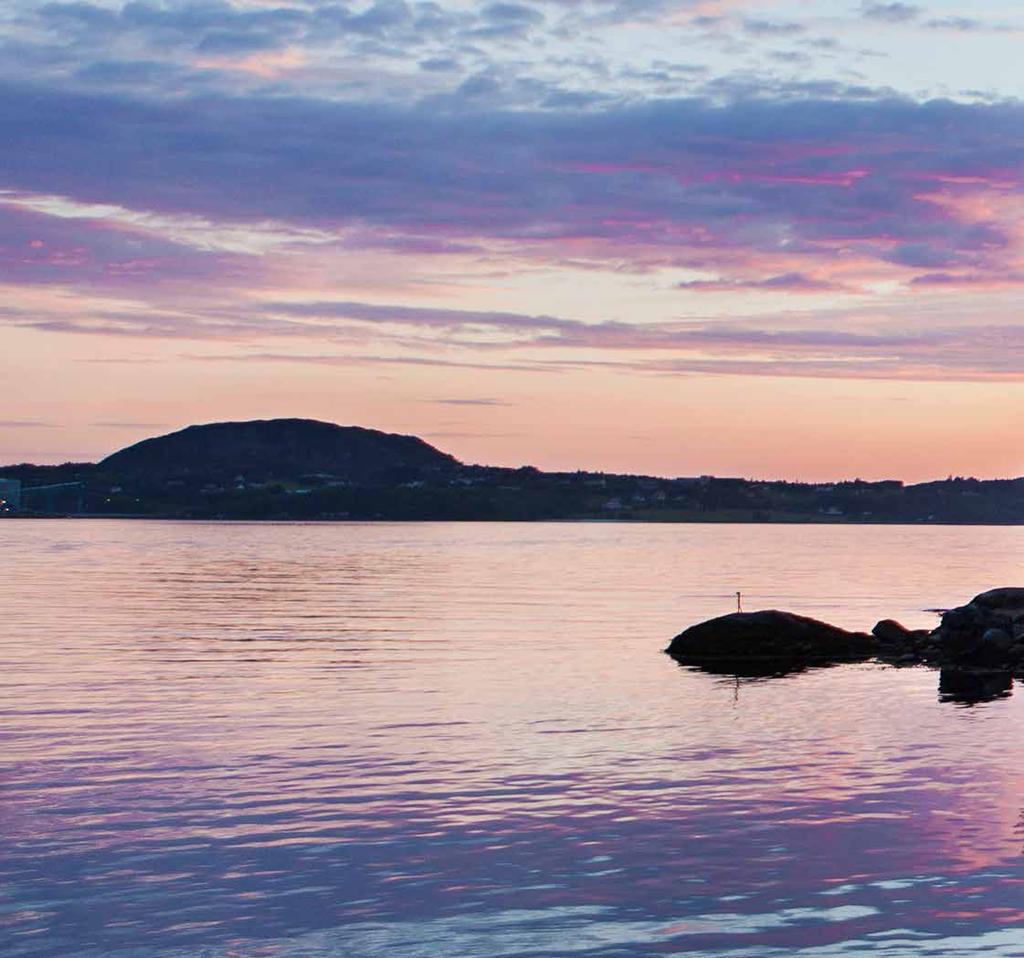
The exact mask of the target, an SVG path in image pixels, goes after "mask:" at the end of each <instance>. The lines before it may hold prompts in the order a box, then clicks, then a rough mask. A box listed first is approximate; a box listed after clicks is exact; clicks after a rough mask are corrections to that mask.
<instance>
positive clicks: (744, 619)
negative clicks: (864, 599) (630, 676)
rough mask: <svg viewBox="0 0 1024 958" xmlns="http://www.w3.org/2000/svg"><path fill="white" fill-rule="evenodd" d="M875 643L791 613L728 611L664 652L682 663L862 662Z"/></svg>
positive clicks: (682, 635)
mask: <svg viewBox="0 0 1024 958" xmlns="http://www.w3.org/2000/svg"><path fill="white" fill-rule="evenodd" d="M875 649H876V642H875V640H874V639H873V638H872V637H871V636H870V635H866V634H865V633H863V632H847V631H846V630H845V629H840V628H838V627H837V626H834V625H829V624H828V623H827V622H819V621H818V620H817V619H811V618H808V617H807V616H803V615H795V614H794V613H792V612H780V611H777V610H774V609H772V610H768V611H764V612H733V613H731V614H729V615H723V616H720V617H719V618H717V619H709V620H708V621H707V622H700V623H698V624H697V625H694V626H691V627H690V628H688V629H687V630H686V631H685V632H681V633H680V634H679V635H677V636H676V637H675V638H674V639H673V640H672V642H671V644H670V645H669V647H668V648H667V649H666V650H665V651H666V652H668V654H669V655H671V656H673V657H674V658H676V659H679V660H680V661H686V662H697V663H699V662H713V661H716V660H724V661H730V662H743V661H755V660H760V661H770V662H777V663H800V662H819V663H820V662H850V661H863V660H864V659H868V658H871V656H873V655H874V654H875Z"/></svg>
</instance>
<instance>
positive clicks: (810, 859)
mask: <svg viewBox="0 0 1024 958" xmlns="http://www.w3.org/2000/svg"><path fill="white" fill-rule="evenodd" d="M0 549H2V558H3V560H4V561H3V567H4V569H5V575H4V577H3V580H2V581H0V712H2V722H0V734H2V736H3V746H2V752H0V762H2V781H0V787H2V802H0V884H2V892H0V952H2V953H3V954H4V955H5V956H10V958H44V956H55V958H56V956H60V958H101V956H111V955H124V956H132V958H192V956H199V958H325V956H346V958H349V956H351V958H363V956H367V958H369V956H374V958H376V956H387V958H428V956H429V958H436V956H444V958H492V956H493V958H498V956H500V958H514V956H561V955H566V956H568V955H586V956H594V958H612V956H622V958H626V956H630V958H632V956H641V955H643V956H653V955H666V954H685V955H727V956H758V958H761V956H776V955H777V956H784V955H786V956H788V955H794V954H799V955H808V956H812V955H813V956H828V955H879V956H891V958H896V956H949V955H974V954H978V955H982V954H984V955H999V956H1014V955H1022V956H1024V912H1022V908H1024V888H1022V882H1024V867H1022V859H1021V845H1022V842H1024V834H1022V833H1021V830H1020V819H1021V808H1022V805H1024V797H1022V787H1021V786H1022V784H1024V764H1022V758H1024V739H1022V735H1021V731H1022V729H1024V721H1022V719H1024V698H1022V694H1021V693H1018V694H1017V695H1015V696H1011V697H1009V698H1003V699H998V700H994V701H990V702H986V703H979V704H976V705H974V706H972V707H965V706H963V705H958V704H956V703H954V702H943V701H940V697H939V693H938V677H937V675H936V673H934V672H931V671H927V670H921V669H904V670H899V669H893V668H886V667H880V666H875V665H854V666H845V667H841V668H837V669H825V670H814V671H810V672H806V673H803V674H799V675H791V676H787V677H783V678H778V679H771V680H737V679H735V678H734V677H731V676H714V675H707V674H704V673H701V672H696V671H692V670H689V669H684V668H681V667H679V666H678V665H676V664H675V663H673V662H672V661H671V660H670V659H668V658H667V657H666V656H664V655H662V654H660V651H659V650H660V649H661V648H663V647H664V645H665V644H666V642H667V640H668V639H669V638H670V637H671V636H672V635H673V634H674V633H675V632H677V631H679V630H680V629H681V628H682V627H683V626H685V625H687V624H689V623H691V622H693V621H695V620H697V619H699V618H702V617H705V616H708V615H711V614H716V613H721V612H725V611H729V609H730V607H731V606H730V603H733V602H734V599H732V598H731V596H732V594H733V593H734V592H735V591H736V590H737V589H742V590H743V592H744V596H745V603H746V604H747V606H748V607H756V606H763V607H771V606H774V607H782V608H790V609H793V610H795V611H800V612H804V613H808V614H812V615H819V616H822V617H824V618H828V619H830V620H832V621H835V622H837V623H839V624H843V625H847V626H855V627H859V628H865V627H870V625H871V624H873V622H874V621H875V620H876V619H878V618H881V617H885V616H894V617H896V618H900V619H902V620H903V621H904V622H905V623H906V624H908V625H928V624H931V622H932V621H933V620H934V617H933V616H932V615H931V614H929V613H926V612H924V611H922V610H924V609H926V608H929V607H936V606H944V605H950V604H955V603H957V602H959V601H961V600H964V599H967V598H969V597H970V596H971V595H973V594H974V593H975V592H978V591H981V590H982V589H985V588H988V587H991V586H994V585H1003V584H1020V583H1021V579H1022V577H1021V576H1020V565H1021V559H1022V558H1024V529H1012V528H1001V529H992V528H987V529H982V528H927V529H924V528H907V527H854V526H838V527H836V526H833V527H814V526H805V527H793V526H665V525H612V524H537V525H514V524H461V525H460V524H442V523H439V524H404V525H403V524H355V523H353V524H312V525H301V524H280V525H278V524H244V523H237V524H236V523H219V524H218V523H210V524H200V523H194V524H188V523H156V522H152V523H150V522H116V521H24V522H18V521H6V522H2V523H0Z"/></svg>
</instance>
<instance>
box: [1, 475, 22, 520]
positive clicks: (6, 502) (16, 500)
mask: <svg viewBox="0 0 1024 958" xmlns="http://www.w3.org/2000/svg"><path fill="white" fill-rule="evenodd" d="M20 508H21V480H20V479H0V512H17V511H18V510H19V509H20Z"/></svg>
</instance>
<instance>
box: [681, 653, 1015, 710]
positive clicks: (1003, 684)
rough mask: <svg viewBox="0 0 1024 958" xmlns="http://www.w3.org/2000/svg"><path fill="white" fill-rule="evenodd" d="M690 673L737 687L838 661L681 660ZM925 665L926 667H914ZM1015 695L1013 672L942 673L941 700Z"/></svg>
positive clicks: (979, 700)
mask: <svg viewBox="0 0 1024 958" xmlns="http://www.w3.org/2000/svg"><path fill="white" fill-rule="evenodd" d="M676 664H677V665H679V667H680V668H683V669H685V670H687V671H688V672H703V673H704V674H705V675H713V676H716V677H718V678H722V679H726V680H728V681H731V682H735V683H736V685H737V687H738V686H739V685H741V684H744V683H748V682H763V681H767V680H770V679H781V678H788V677H791V676H795V675H800V674H802V673H807V672H812V671H817V670H820V669H833V668H838V667H841V666H842V665H843V663H839V662H831V663H829V662H825V663H815V662H796V661H786V662H777V661H768V660H759V659H716V660H708V661H705V662H700V663H697V662H680V661H678V660H676ZM915 667H916V668H922V667H923V666H915ZM1011 695H1013V675H1012V674H1011V673H1010V672H984V671H969V670H961V669H942V670H941V671H940V672H939V701H940V702H950V703H953V704H956V705H981V704H983V703H985V702H994V701H997V700H999V699H1007V698H1009V697H1010V696H1011Z"/></svg>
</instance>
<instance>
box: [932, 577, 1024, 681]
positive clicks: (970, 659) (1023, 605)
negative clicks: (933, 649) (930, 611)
mask: <svg viewBox="0 0 1024 958" xmlns="http://www.w3.org/2000/svg"><path fill="white" fill-rule="evenodd" d="M936 636H937V638H938V640H939V645H940V648H941V650H942V652H941V660H942V662H943V664H944V665H950V666H954V667H958V668H990V669H991V668H1005V669H1011V670H1012V669H1014V668H1017V669H1018V670H1019V667H1020V664H1021V659H1020V655H1019V653H1016V652H1013V651H1012V650H1013V649H1015V647H1016V646H1017V645H1019V644H1021V643H1020V641H1019V640H1020V639H1021V637H1024V589H1018V588H1007V589H992V590H991V591H989V592H983V593H982V594H981V595H978V596H975V597H974V598H973V599H971V601H970V602H968V603H967V605H962V606H960V607H959V608H956V609H950V610H949V611H948V612H945V613H944V614H943V616H942V623H941V624H940V625H939V627H938V629H937V630H936Z"/></svg>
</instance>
